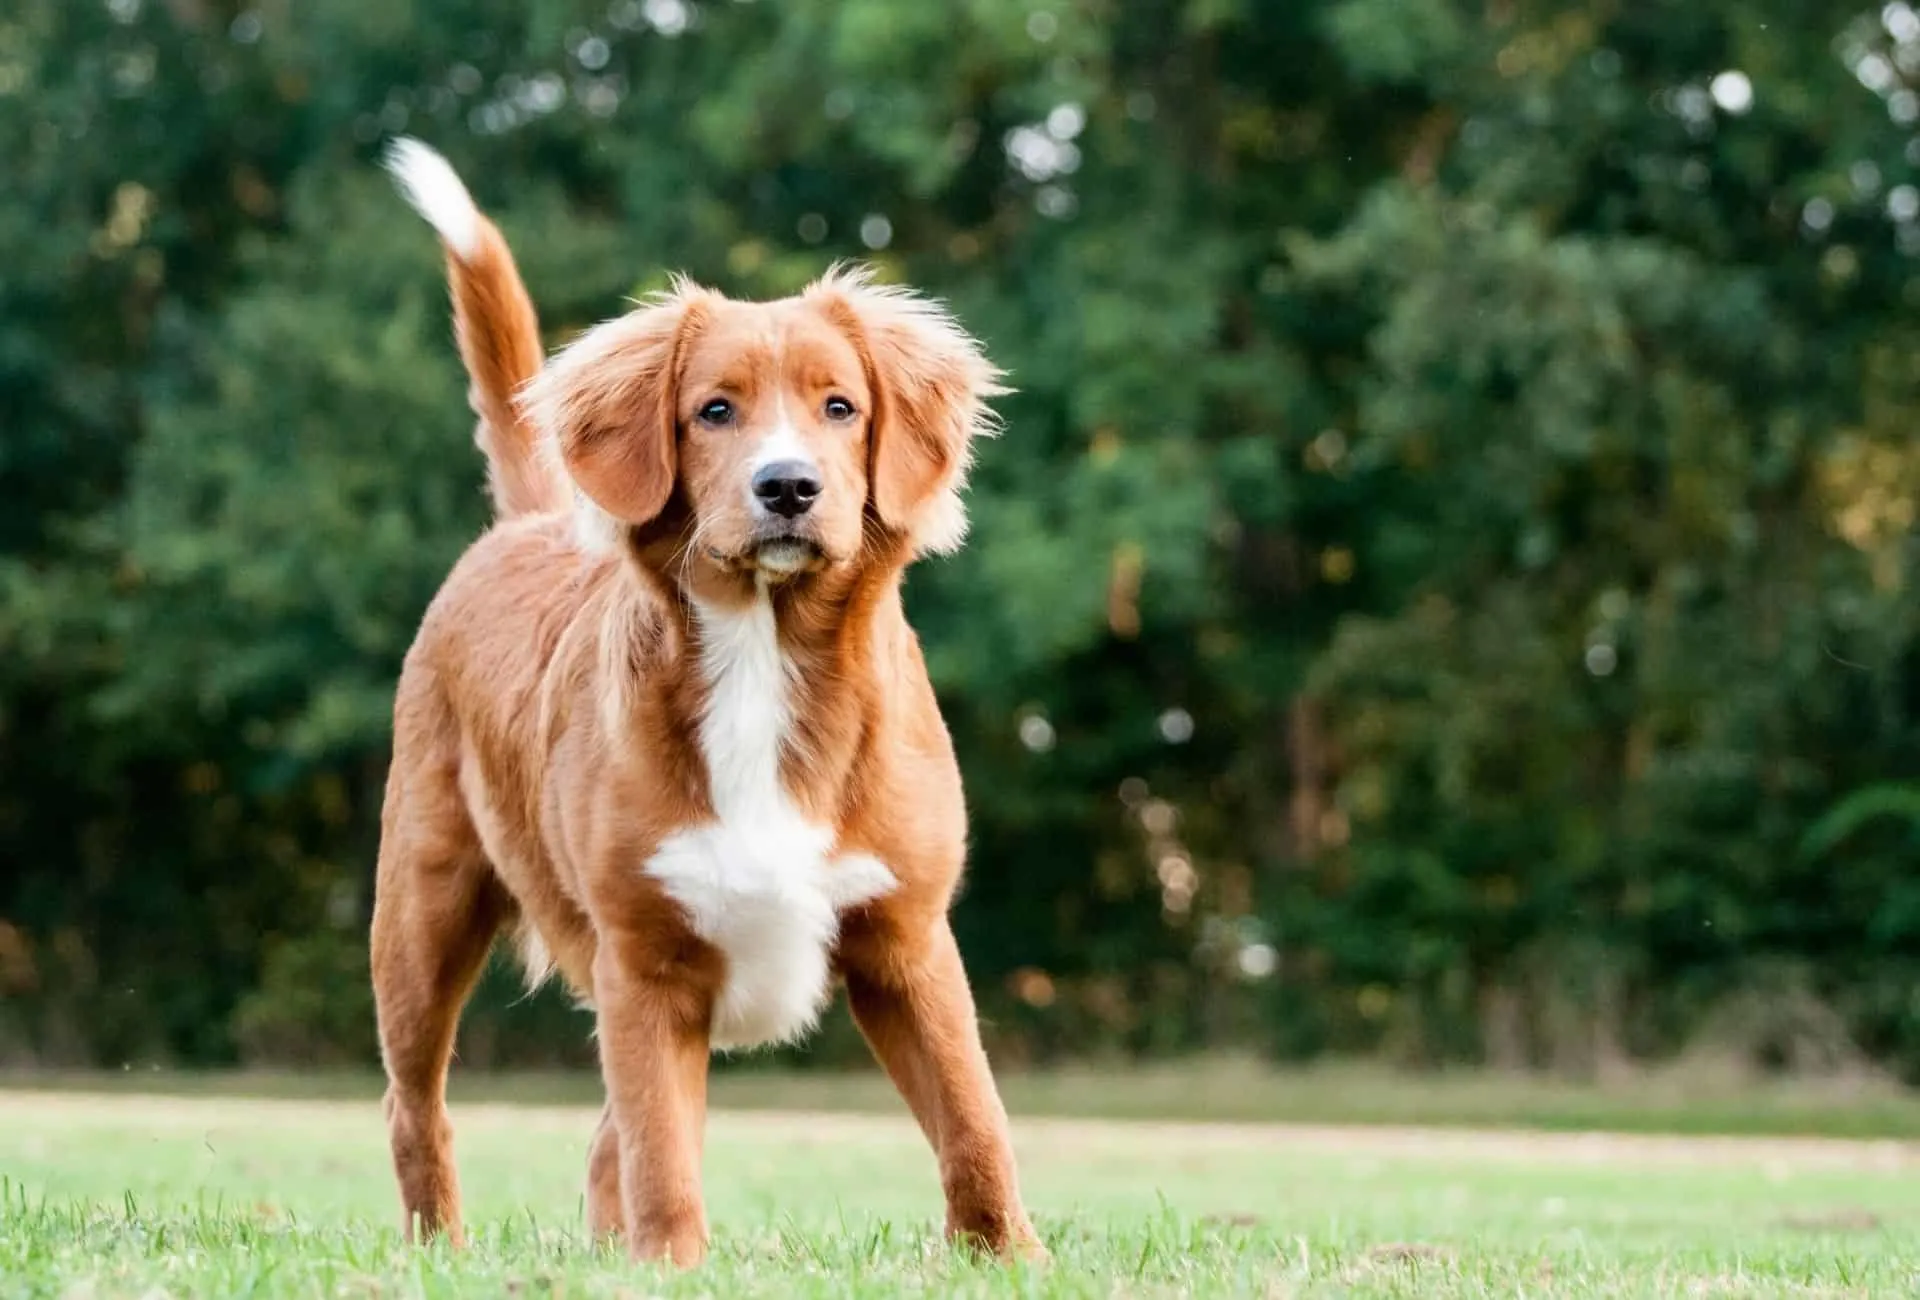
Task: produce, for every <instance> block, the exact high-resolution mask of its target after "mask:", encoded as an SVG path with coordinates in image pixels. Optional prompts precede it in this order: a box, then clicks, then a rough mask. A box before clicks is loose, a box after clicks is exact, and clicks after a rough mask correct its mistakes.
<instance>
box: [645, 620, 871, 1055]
mask: <svg viewBox="0 0 1920 1300" xmlns="http://www.w3.org/2000/svg"><path fill="white" fill-rule="evenodd" d="M695 615H696V618H697V619H698V622H699V625H700V634H701V639H702V644H701V655H700V671H701V672H702V674H703V675H704V676H705V679H706V683H707V688H708V703H707V711H706V714H705V716H704V717H703V718H702V719H701V722H700V730H699V743H700V750H701V753H702V755H703V756H704V758H705V759H706V764H707V779H708V785H709V788H710V790H711V792H712V797H713V811H714V820H713V821H712V822H710V823H708V824H706V825H703V826H695V827H690V828H689V829H687V830H684V831H681V832H679V833H678V834H675V835H673V836H670V837H669V838H668V839H667V840H666V841H665V842H664V843H662V844H661V845H660V848H659V851H658V852H657V853H655V855H654V856H653V857H652V858H651V859H650V860H649V861H648V862H647V864H646V871H647V873H648V874H649V875H651V876H653V877H654V878H655V879H656V880H658V881H659V882H660V884H661V886H662V887H663V888H664V889H665V890H666V892H667V894H668V896H669V897H671V898H672V899H673V900H674V901H675V902H677V903H678V904H679V905H680V906H681V907H682V908H683V909H685V911H686V914H687V920H688V922H689V924H691V925H692V927H693V929H694V931H695V933H697V934H698V935H700V937H701V938H703V939H705V940H706V941H707V942H708V943H710V944H712V945H713V946H714V947H716V948H718V949H719V950H720V952H721V954H722V955H723V956H724V957H725V959H726V963H727V975H726V983H725V985H724V986H723V987H722V989H721V993H720V999H719V1003H718V1005H716V1006H715V1008H714V1014H713V1044H714V1046H715V1047H718V1048H731V1047H758V1046H763V1045H768V1044H773V1043H782V1042H789V1041H791V1040H793V1039H795V1038H798V1037H800V1036H801V1035H802V1034H805V1033H806V1032H807V1031H808V1030H809V1029H811V1028H812V1027H813V1024H814V1021H815V1020H816V1019H817V1018H818V1017H819V1014H820V1009H821V1007H822V1005H823V1004H824V1003H825V1002H826V997H827V978H828V973H829V972H828V957H829V954H830V953H831V951H832V948H833V943H834V940H835V938H836V937H837V936H838V934H839V928H840V913H841V912H842V911H844V910H846V909H847V908H850V907H853V906H856V905H858V904H860V903H864V902H869V901H871V900H872V899H875V898H878V897H880V896H881V895H883V894H885V893H887V892H888V891H889V890H891V889H892V888H893V887H894V886H895V884H896V883H897V882H896V881H895V879H894V877H893V873H892V872H890V871H888V870H887V868H886V867H885V866H884V865H883V864H881V863H880V862H878V861H876V860H875V859H873V858H871V857H868V856H867V855H865V854H852V855H840V856H835V855H834V854H833V853H832V849H833V847H834V845H833V839H834V834H833V831H832V829H831V828H830V827H826V826H821V825H818V824H816V823H813V822H810V821H808V820H807V819H806V818H805V817H804V816H802V815H801V813H800V810H799V808H797V807H796V806H795V805H794V802H793V800H792V798H791V797H790V796H789V795H788V794H787V792H786V789H785V787H784V786H782V784H781V782H780V753H781V749H782V747H783V746H784V745H785V744H786V743H787V738H788V736H789V734H790V731H791V726H792V689H791V679H790V673H791V665H790V664H789V662H788V661H787V659H786V658H785V656H784V655H782V654H781V652H780V642H779V638H778V636H777V634H776V630H775V626H774V616H773V607H772V604H771V602H770V601H768V600H767V599H766V597H765V595H764V594H762V596H761V597H760V599H758V600H756V601H755V602H754V603H753V604H752V605H751V606H749V607H748V608H747V609H745V610H741V611H733V610H718V609H710V608H707V607H704V606H696V607H695Z"/></svg>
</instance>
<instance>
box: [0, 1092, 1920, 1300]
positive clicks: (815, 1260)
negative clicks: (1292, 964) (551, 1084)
mask: <svg viewBox="0 0 1920 1300" xmlns="http://www.w3.org/2000/svg"><path fill="white" fill-rule="evenodd" d="M593 1119H594V1112H593V1111H592V1110H590V1109H584V1108H579V1107H559V1106H548V1107H531V1106H528V1107H515V1106H501V1105H484V1104H466V1105H457V1106H456V1108H455V1123H456V1126H457V1128H458V1132H459V1140H460V1157H461V1168H462V1171H463V1174H464V1176H465V1184H466V1190H467V1199H468V1218H469V1223H470V1225H471V1226H472V1228H473V1229H474V1232H475V1237H476V1241H475V1244H474V1246H473V1247H471V1248H469V1249H468V1250H467V1251H465V1252H460V1253H449V1252H445V1251H442V1250H438V1249H435V1250H431V1251H412V1250H408V1249H405V1248H403V1247H402V1246H401V1245H400V1244H399V1242H398V1240H397V1234H396V1233H395V1231H394V1223H395V1219H396V1214H395V1209H394V1196H393V1190H392V1187H391V1184H390V1181H389V1177H388V1171H387V1166H386V1152H385V1146H384V1138H383V1134H382V1131H381V1125H380V1119H379V1112H378V1107H377V1106H376V1105H374V1104H372V1103H371V1102H370V1101H366V1100H343V1101H296V1100H246V1099H240V1098H233V1097H207V1098H198V1099H195V1098H183V1097H179V1096H174V1097H159V1096H151V1095H141V1094H135V1093H122V1094H119V1095H114V1094H109V1093H100V1092H94V1093H80V1092H72V1091H67V1092H58V1093H51V1092H44V1091H43V1092H31V1091H21V1092H13V1093H0V1178H4V1179H5V1183H6V1187H5V1203H4V1205H0V1294H5V1295H16V1294H17V1295H32V1296H39V1295H44V1296H59V1297H82V1296H95V1297H108V1296H128V1297H160V1296H178V1297H186V1296H196V1297H197V1296H224V1295H240V1294H251V1295H323V1294H324V1295H345V1296H381V1295H456V1294H458V1295H502V1296H509V1295H510V1296H529V1295H567V1296H583V1295H607V1296H615V1295H619V1296H643V1295H717V1296H738V1295H767V1296H788V1295H819V1296H836V1297H837V1296H846V1295H872V1296H892V1295H900V1294H938V1295H951V1294H972V1295H999V1294H1021V1295H1039V1296H1069V1295H1072V1296H1099V1297H1105V1296H1112V1295H1128V1296H1145V1295H1254V1296H1293V1295H1314V1296H1318V1295H1326V1296H1334V1295H1342V1296H1345V1295H1361V1296H1365V1295H1394V1296H1423V1297H1424V1296H1438V1297H1449V1296H1464V1295H1500V1296H1513V1295H1521V1294H1524V1295H1527V1296H1543V1295H1578V1296H1602V1295H1604V1296H1638V1295H1648V1296H1654V1295H1658V1296H1668V1295H1672V1296H1694V1295H1715V1296H1717V1295H1741V1296H1746V1295H1783V1296H1805V1295H1860V1296H1892V1295H1913V1294H1916V1293H1920V1149H1916V1148H1914V1147H1913V1146H1911V1145H1908V1144H1905V1143H1899V1142H1890V1141H1879V1142H1870V1143H1861V1142H1847V1141H1832V1140H1796V1139H1783V1138H1769V1139H1706V1138H1699V1137H1657V1136H1640V1137H1623V1136H1591V1135H1581V1134H1572V1133H1558V1134H1554V1133H1539V1132H1536V1133H1520V1132H1512V1131H1509V1132H1504V1133H1503V1132H1492V1131H1474V1130H1469V1129H1463V1128H1453V1129H1446V1130H1435V1129H1429V1130H1416V1129H1407V1128H1379V1127H1376V1128H1349V1129H1342V1128H1332V1127H1305V1126H1293V1127H1284V1126H1261V1125H1237V1126H1235V1125H1191V1124H1189V1125H1177V1124H1169V1123H1146V1122H1116V1121H1090V1120H1061V1119H1048V1118H1038V1117H1033V1116H1026V1117H1024V1118H1023V1117H1022V1116H1020V1115H1018V1114H1017V1115H1016V1117H1015V1124H1016V1138H1017V1140H1018V1142H1019V1145H1020V1147H1021V1152H1022V1159H1023V1166H1024V1171H1025V1181H1026V1186H1027V1193H1028V1200H1029V1203H1030V1205H1031V1206H1032V1208H1033V1210H1034V1215H1035V1219H1036V1221H1037V1223H1038V1224H1039V1227H1040V1230H1041V1233H1042V1235H1043V1236H1044V1237H1045V1238H1046V1239H1047V1241H1048V1243H1049V1245H1050V1246H1051V1247H1052V1249H1053V1251H1054V1256H1055V1264H1054V1266H1053V1267H1052V1268H1051V1269H1050V1270H1048V1271H1047V1272H1046V1273H1044V1274H1033V1273H1026V1272H1021V1271H1017V1270H1001V1269H998V1268H996V1267H993V1266H986V1265H980V1264H976V1263H970V1262H967V1261H965V1260H962V1259H959V1258H956V1257H954V1256H953V1255H951V1254H949V1253H948V1252H947V1251H946V1250H945V1249H944V1248H943V1247H941V1246H940V1245H939V1244H938V1243H937V1241H936V1234H935V1232H934V1227H935V1224H936V1223H937V1221H938V1200H937V1189H936V1185H935V1180H934V1174H933V1168H932V1161H931V1159H930V1157H929V1156H928V1154H927V1153H926V1151H925V1149H924V1147H923V1146H922V1144H921V1141H920V1138H919V1135H918V1133H917V1132H916V1131H915V1130H914V1129H913V1128H912V1127H911V1125H910V1124H908V1123H907V1122H905V1121H904V1120H902V1119H900V1118H899V1117H898V1116H897V1115H853V1114H837V1115H828V1114H811V1115H803V1114H794V1113H781V1112H776V1111H770V1110H761V1111H723V1112H719V1113H716V1114H715V1115H714V1117H713V1121H712V1125H711V1130H710V1137H709V1145H708V1157H707V1186H708V1196H709V1207H710V1211H711V1215H712V1219H713V1223H714V1229H715V1254H714V1258H713V1260H712V1262H711V1263H710V1265H709V1266H708V1267H707V1268H706V1269H705V1270H702V1271H701V1272H699V1273H695V1274H692V1275H688V1276H683V1277H677V1278H671V1277H667V1276H664V1275H661V1274H658V1273H654V1272H652V1271H650V1270H644V1269H638V1268H635V1267H633V1266H630V1265H629V1264H627V1263H626V1262H624V1261H623V1260H621V1259H619V1258H617V1257H614V1256H609V1255H601V1254H596V1253H594V1252H592V1251H591V1250H589V1249H588V1247H587V1246H586V1245H585V1244H584V1243H583V1242H582V1240H581V1237H580V1232H579V1223H580V1210H581V1207H580V1196H579V1176H580V1171H581V1167H582V1165H583V1162H584V1159H585V1143H586V1139H587V1136H588V1134H589V1132H590V1130H591V1128H592V1124H593Z"/></svg>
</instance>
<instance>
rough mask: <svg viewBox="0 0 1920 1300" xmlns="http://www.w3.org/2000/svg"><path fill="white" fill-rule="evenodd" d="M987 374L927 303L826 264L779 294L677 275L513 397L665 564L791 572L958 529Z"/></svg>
mask: <svg viewBox="0 0 1920 1300" xmlns="http://www.w3.org/2000/svg"><path fill="white" fill-rule="evenodd" d="M998 374H999V372H998V371H997V370H995V368H994V367H993V366H992V365H990V364H989V363H988V362H987V360H986V358H985V356H984V355H983V353H982V351H981V349H980V345H979V343H978V342H977V341H976V340H974V339H973V338H972V337H971V336H969V335H968V334H967V333H966V332H965V331H963V330H962V329H961V328H960V327H959V326H958V325H957V324H956V323H955V322H954V321H953V318H952V317H951V316H950V315H949V314H948V313H947V312H946V311H945V309H944V308H942V307H940V306H939V305H938V304H936V303H934V302H931V301H929V300H927V299H924V298H921V297H918V296H916V295H914V294H912V293H909V292H907V291H905V290H901V289H896V288H891V287H884V286H880V285H875V284H874V283H872V282H871V280H870V279H868V278H867V277H866V276H865V275H864V274H861V273H859V272H849V271H834V272H831V273H829V274H828V275H827V276H825V277H824V278H822V279H821V280H819V281H818V282H816V283H815V284H813V285H811V286H809V287H808V288H807V289H806V290H805V291H803V292H802V293H801V294H799V295H798V296H797V297H793V298H785V299H781V300H779V301H777V302H742V301H737V300H734V299H730V298H727V297H725V296H724V295H722V294H719V293H716V292H714V291H712V290H708V289H702V288H699V287H696V286H694V285H692V284H689V283H686V282H684V281H683V282H679V283H676V285H675V286H674V288H673V289H672V290H671V291H670V292H668V293H667V294H665V295H663V296H662V297H660V298H659V299H656V300H655V301H653V302H650V303H647V304H645V305H643V306H641V307H640V308H639V309H638V310H636V311H634V312H632V313H630V314H628V315H626V316H623V317H621V318H619V319H617V320H613V321H609V322H607V323H606V324H604V325H600V326H598V327H596V328H595V329H592V330H590V331H588V332H587V333H586V334H584V335H582V336H581V337H580V338H579V339H578V340H577V341H575V342H574V343H572V344H571V345H570V346H568V347H567V348H566V349H564V350H563V351H562V352H561V353H560V354H559V355H558V356H556V357H555V358H554V359H553V361H552V362H551V363H550V364H549V365H548V366H547V367H546V369H545V370H543V371H542V372H541V373H540V374H539V375H538V376H536V377H535V378H534V379H533V380H532V381H531V382H530V383H529V384H528V385H527V388H526V391H525V392H524V394H523V395H522V401H523V404H524V406H525V409H526V410H527V412H528V413H529V415H530V416H531V417H532V419H533V421H534V423H535V424H536V425H537V426H538V427H540V428H541V429H542V430H543V431H544V432H545V434H546V435H547V436H548V437H550V438H551V439H552V440H553V441H554V444H555V445H556V446H557V447H558V448H559V451H560V454H561V456H562V458H563V459H564V461H565V463H566V467H567V471H568V473H569V474H570V475H571V476H572V478H573V481H574V482H575V484H577V485H578V487H579V489H580V491H581V493H582V494H583V495H584V497H585V498H586V502H585V504H584V508H586V509H588V510H590V511H594V512H598V513H600V514H602V515H604V516H605V518H606V519H608V520H610V521H611V522H612V523H613V524H614V525H616V526H618V527H624V528H625V529H628V530H641V531H642V532H643V533H646V534H649V535H653V536H655V537H656V538H659V539H660V540H661V542H662V545H661V546H660V547H659V548H657V549H658V551H659V553H660V554H662V555H663V556H666V557H668V562H669V563H670V565H671V566H674V567H676V568H677V571H676V572H674V573H673V574H672V576H674V577H676V578H679V579H681V580H688V579H695V578H698V577H700V576H702V575H742V574H752V575H756V576H758V577H759V578H761V579H763V580H765V581H768V582H789V581H796V580H800V579H803V578H805V577H806V576H807V575H810V574H815V573H822V572H831V571H834V570H836V569H845V568H848V567H851V566H856V565H860V564H863V563H872V562H874V561H875V560H876V559H877V558H880V557H883V556H897V557H898V558H899V559H900V560H901V561H902V562H904V561H905V560H906V559H910V558H912V557H913V556H914V555H918V554H921V553H924V552H927V551H938V550H949V549H952V548H953V547H955V546H957V545H958V544H959V542H960V540H961V538H962V536H963V535H964V533H965V530H966V517H965V513H964V510H963V508H962V506H961V503H960V490H961V487H962V486H963V484H964V481H965V478H966V471H967V465H968V461H969V459H970V454H971V443H972V441H973V439H974V438H975V437H976V436H978V435H980V434H982V433H985V432H987V431H988V429H989V428H990V423H991V420H992V416H991V413H990V412H989V410H988V408H987V406H986V399H987V398H988V397H990V396H992V395H994V394H996V393H999V392H1002V391H1004V390H1003V389H1001V388H1000V387H999V385H998V383H997V379H998Z"/></svg>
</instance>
